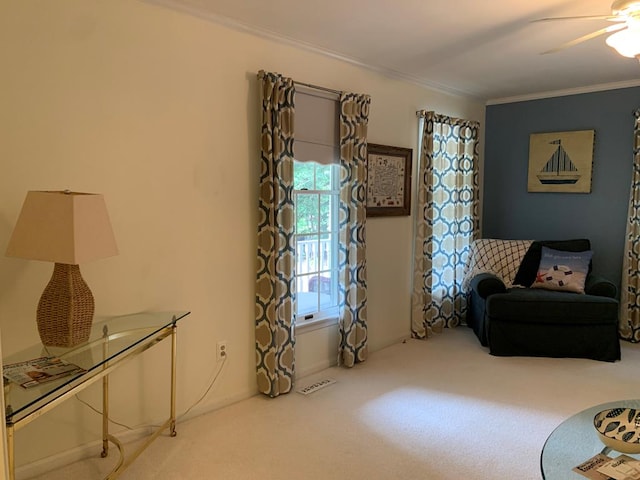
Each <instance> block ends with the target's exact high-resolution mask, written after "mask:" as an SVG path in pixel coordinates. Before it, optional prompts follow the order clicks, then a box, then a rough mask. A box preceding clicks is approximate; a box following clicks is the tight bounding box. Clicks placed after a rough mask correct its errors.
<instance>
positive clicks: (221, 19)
mask: <svg viewBox="0 0 640 480" xmlns="http://www.w3.org/2000/svg"><path fill="white" fill-rule="evenodd" d="M140 1H142V2H144V3H149V4H153V5H158V6H162V7H166V8H169V9H171V10H176V11H179V12H182V13H186V14H188V15H191V16H194V17H197V18H200V19H202V20H207V21H210V22H213V23H216V24H219V25H222V26H224V27H227V28H230V29H233V30H237V31H241V32H245V33H249V34H251V35H255V36H258V37H261V38H264V39H267V40H271V41H274V42H277V43H280V44H284V45H288V46H292V47H295V48H299V49H302V50H305V51H308V52H312V53H316V54H320V55H324V56H326V57H330V58H333V59H335V60H340V61H342V62H345V63H348V64H351V65H355V66H357V67H360V68H364V69H366V70H369V71H372V72H375V73H378V74H380V75H383V76H385V77H388V78H391V79H394V80H401V81H404V82H408V83H412V84H414V85H417V86H420V87H423V88H428V89H431V90H435V91H437V92H440V93H444V94H446V95H453V96H456V97H463V98H466V99H469V100H475V101H483V100H484V99H483V98H480V97H479V96H478V95H477V94H474V93H472V92H468V91H465V90H460V89H456V88H451V87H449V86H446V85H442V84H439V83H437V82H428V81H425V80H424V79H423V78H420V77H415V76H412V75H407V74H405V73H402V72H398V71H397V70H393V69H390V68H385V67H381V66H379V65H372V64H369V63H367V62H365V61H363V60H359V59H357V58H353V57H349V56H346V55H343V54H341V53H338V52H334V51H332V50H329V49H326V48H322V47H318V46H317V45H313V44H311V43H307V42H303V41H300V40H297V39H295V38H291V37H287V36H285V35H282V34H280V33H277V32H274V31H271V30H268V29H264V28H259V27H256V26H255V25H249V24H246V23H243V22H240V21H238V20H235V19H233V18H229V17H225V16H223V15H218V14H215V13H211V12H207V11H205V10H203V9H201V8H197V7H194V6H190V5H184V4H183V3H182V2H179V1H177V0H140Z"/></svg>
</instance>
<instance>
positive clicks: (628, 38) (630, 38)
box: [534, 0, 640, 60]
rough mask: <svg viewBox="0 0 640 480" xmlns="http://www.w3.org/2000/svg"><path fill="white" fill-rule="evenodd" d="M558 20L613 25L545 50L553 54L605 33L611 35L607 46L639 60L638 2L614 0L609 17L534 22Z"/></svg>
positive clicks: (639, 28) (639, 18)
mask: <svg viewBox="0 0 640 480" xmlns="http://www.w3.org/2000/svg"><path fill="white" fill-rule="evenodd" d="M558 20H608V21H610V22H613V25H609V26H608V27H605V28H601V29H600V30H596V31H595V32H592V33H589V34H587V35H584V36H582V37H579V38H576V39H575V40H571V41H570V42H567V43H565V44H563V45H560V46H559V47H556V48H552V49H551V50H547V51H546V52H543V53H544V54H546V53H554V52H558V51H560V50H564V49H565V48H568V47H573V46H574V45H577V44H579V43H582V42H585V41H587V40H591V39H592V38H595V37H599V36H600V35H604V34H607V33H612V35H609V36H608V37H607V39H606V43H607V45H609V46H610V47H612V48H614V49H615V50H617V51H618V53H619V54H620V55H622V56H625V57H629V58H637V59H638V60H640V0H615V1H614V2H613V3H612V4H611V15H584V16H575V17H550V18H540V19H538V20H534V22H550V21H558ZM613 32H615V33H613Z"/></svg>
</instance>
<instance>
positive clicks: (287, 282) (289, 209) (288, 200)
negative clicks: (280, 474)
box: [255, 71, 295, 397]
mask: <svg viewBox="0 0 640 480" xmlns="http://www.w3.org/2000/svg"><path fill="white" fill-rule="evenodd" d="M258 78H259V79H260V82H261V104H262V130H261V155H260V187H259V200H258V203H259V205H258V211H259V219H258V260H257V278H256V332H255V342H256V361H257V365H256V369H257V380H258V390H259V391H260V392H261V393H264V394H266V395H269V396H270V397H277V396H278V395H280V394H283V393H288V392H289V391H291V389H292V387H293V379H294V367H295V361H294V343H295V341H294V335H293V333H294V332H293V322H294V310H293V304H294V303H293V301H294V295H295V291H294V288H295V281H294V280H295V272H294V267H295V257H294V236H293V235H294V226H295V220H294V205H293V124H294V94H295V87H294V83H293V80H291V79H290V78H285V77H283V76H281V75H279V74H276V73H266V72H262V71H261V72H260V73H259V75H258Z"/></svg>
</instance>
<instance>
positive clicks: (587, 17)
mask: <svg viewBox="0 0 640 480" xmlns="http://www.w3.org/2000/svg"><path fill="white" fill-rule="evenodd" d="M557 20H609V21H611V22H624V21H625V18H624V17H622V16H620V15H583V16H576V17H547V18H538V19H536V20H531V23H537V22H555V21H557Z"/></svg>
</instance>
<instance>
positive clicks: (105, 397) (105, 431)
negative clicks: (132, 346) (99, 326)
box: [100, 326, 109, 458]
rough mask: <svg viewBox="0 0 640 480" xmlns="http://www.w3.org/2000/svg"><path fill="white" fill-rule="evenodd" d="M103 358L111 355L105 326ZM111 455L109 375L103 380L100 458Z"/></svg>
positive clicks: (103, 332) (103, 331) (106, 365)
mask: <svg viewBox="0 0 640 480" xmlns="http://www.w3.org/2000/svg"><path fill="white" fill-rule="evenodd" d="M102 336H103V339H104V340H103V343H102V358H103V359H106V358H107V356H108V354H109V332H108V330H107V327H106V326H105V327H104V329H103V330H102ZM107 367H108V363H107V362H105V363H104V365H103V366H102V369H103V370H105V369H106V368H107ZM107 455H109V374H107V375H105V376H104V377H103V378H102V453H101V454H100V456H101V457H102V458H105V457H106V456H107Z"/></svg>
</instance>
